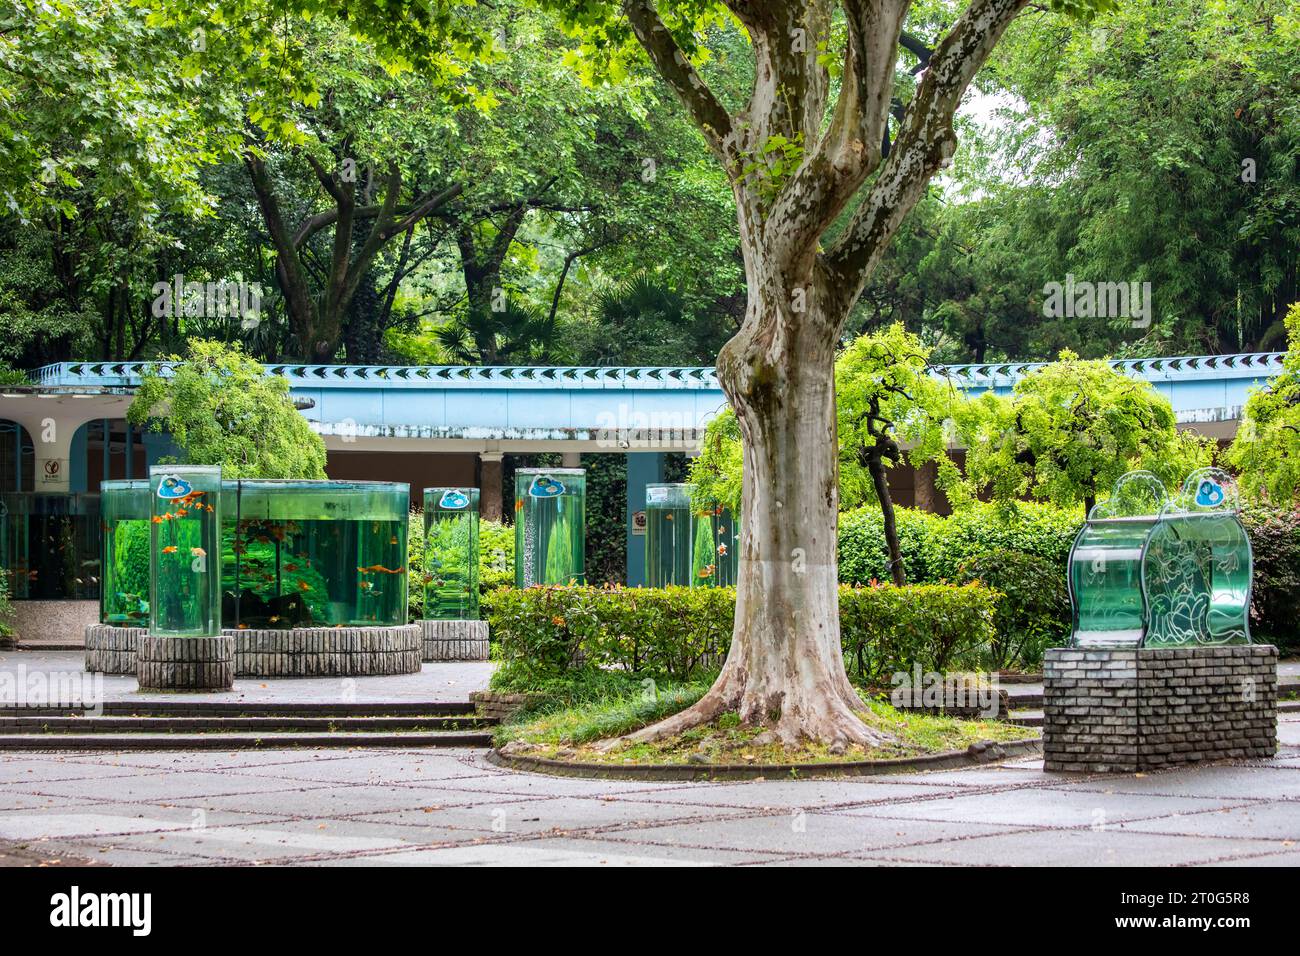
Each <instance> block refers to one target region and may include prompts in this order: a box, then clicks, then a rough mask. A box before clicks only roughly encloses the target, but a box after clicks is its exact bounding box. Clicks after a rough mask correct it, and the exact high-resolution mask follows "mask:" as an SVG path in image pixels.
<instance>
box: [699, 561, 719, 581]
mask: <svg viewBox="0 0 1300 956" xmlns="http://www.w3.org/2000/svg"><path fill="white" fill-rule="evenodd" d="M715 567H716V565H712V564H709V565H705V566H704V567H702V568H700V577H702V578H711V577H713V571H714V568H715Z"/></svg>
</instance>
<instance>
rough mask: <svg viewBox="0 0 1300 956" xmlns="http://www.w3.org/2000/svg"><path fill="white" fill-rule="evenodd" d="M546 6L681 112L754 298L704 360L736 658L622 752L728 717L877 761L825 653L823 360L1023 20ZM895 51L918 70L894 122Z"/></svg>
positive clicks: (990, 4) (831, 358)
mask: <svg viewBox="0 0 1300 956" xmlns="http://www.w3.org/2000/svg"><path fill="white" fill-rule="evenodd" d="M548 2H549V3H550V5H551V6H553V7H554V8H556V9H557V10H558V11H559V12H560V13H561V15H563V16H565V17H567V18H569V20H570V21H571V22H572V23H573V25H574V26H575V27H577V28H579V29H581V30H586V31H587V33H588V35H591V34H592V33H595V34H596V35H597V37H598V39H597V41H595V43H594V45H595V47H596V48H597V49H599V48H600V43H601V41H604V42H606V43H609V44H614V43H616V42H617V41H618V39H619V37H620V35H621V32H622V31H623V30H627V29H630V30H631V32H632V33H633V34H634V35H635V37H636V40H637V41H638V42H639V44H640V45H641V47H642V48H643V49H644V51H645V53H646V55H647V56H648V57H649V58H650V60H651V62H652V63H653V64H654V66H655V68H656V69H657V71H658V72H659V74H660V75H661V76H662V78H663V79H664V81H665V82H666V83H667V84H668V85H669V86H670V87H671V88H672V89H673V91H674V92H675V93H676V95H677V97H678V99H679V100H680V101H681V104H682V106H683V108H684V109H685V110H686V111H687V113H688V114H689V116H690V118H691V119H692V121H693V122H694V123H695V125H696V126H697V127H698V128H699V130H700V133H701V134H702V135H703V137H704V139H705V141H706V142H707V143H708V146H709V148H710V150H711V151H712V153H713V155H714V156H715V157H716V159H717V161H718V163H720V164H721V166H722V168H723V169H724V170H725V171H726V173H727V176H728V178H729V180H730V182H731V187H732V192H733V194H734V196H735V201H736V209H737V215H738V220H739V227H740V240H741V246H742V250H743V255H744V262H745V274H746V280H747V286H748V294H749V299H748V305H747V308H746V312H745V318H744V322H743V325H742V326H741V329H740V331H739V332H738V333H737V334H736V335H735V337H734V338H732V339H731V341H730V342H728V343H727V344H726V346H725V347H724V348H723V349H722V352H721V354H720V355H719V358H718V374H719V378H720V380H721V383H722V387H723V389H724V391H725V392H726V394H727V397H728V398H729V399H730V401H731V404H732V406H733V407H734V408H735V410H736V414H737V417H738V420H739V425H740V432H741V437H742V442H743V447H744V459H745V470H744V489H743V504H742V515H741V529H742V537H741V571H740V578H739V582H738V585H737V598H736V617H735V632H734V635H733V637H732V644H731V651H730V653H729V654H728V657H727V660H726V663H725V665H724V666H723V669H722V672H721V674H720V675H719V677H718V679H717V681H716V683H715V684H714V685H713V687H712V688H711V689H710V690H709V692H708V693H707V694H705V696H704V697H703V698H701V699H700V701H699V702H698V703H697V704H695V705H694V706H693V707H691V708H689V709H687V710H685V711H682V712H680V713H678V714H676V715H674V716H672V717H670V718H668V719H666V720H664V721H661V722H659V723H657V724H654V725H652V726H650V727H647V728H645V729H643V730H641V731H638V732H636V733H635V734H633V735H632V737H633V739H638V740H652V739H657V738H661V737H664V736H669V735H673V734H677V733H680V732H682V731H685V730H687V729H689V728H690V727H692V726H695V725H698V724H701V723H705V722H708V721H711V720H713V719H715V718H716V717H718V716H719V715H721V714H723V713H725V712H728V711H736V712H738V713H739V716H740V718H741V719H742V721H744V722H745V723H747V724H752V725H761V726H763V727H765V728H766V729H767V730H768V731H769V732H770V734H771V735H772V736H773V737H774V738H775V739H778V740H780V741H783V742H786V743H791V744H793V743H796V742H798V741H801V740H807V739H811V740H819V741H825V742H828V743H832V744H834V743H838V744H841V745H846V744H862V745H868V746H869V745H873V744H877V743H880V742H881V741H882V737H883V735H882V734H881V733H879V732H878V731H876V730H874V729H873V728H871V727H870V726H868V725H867V723H865V722H864V721H863V720H862V719H861V718H860V717H859V713H860V712H861V710H862V703H861V701H860V699H859V698H858V695H857V694H856V692H855V691H854V689H853V687H852V685H851V684H850V683H849V680H848V677H847V675H846V674H845V670H844V662H843V656H842V651H841V648H840V627H839V609H838V594H837V584H838V580H837V573H836V516H837V512H838V505H839V480H838V477H839V476H838V474H837V451H838V448H837V439H836V414H835V385H834V380H835V375H834V372H835V352H836V347H837V345H838V344H839V342H840V335H841V331H842V329H843V328H844V324H845V321H846V319H847V318H848V315H849V310H850V309H851V307H852V306H853V304H854V302H855V301H856V300H857V298H858V296H859V295H860V294H861V291H862V288H863V285H864V284H865V283H866V281H867V279H868V278H869V277H870V276H871V274H872V271H873V270H874V269H875V268H876V266H877V264H878V263H879V262H880V260H881V258H882V256H883V255H884V252H885V250H886V249H887V247H888V246H889V243H890V240H891V239H892V238H893V236H894V234H895V232H896V231H897V230H898V227H899V224H900V223H901V221H902V220H903V217H904V216H906V215H907V213H908V211H909V210H911V208H912V207H913V206H914V205H915V204H916V203H917V201H918V200H919V199H920V198H921V196H922V195H923V194H924V192H925V189H926V187H927V184H928V183H929V182H930V179H931V178H932V177H933V176H934V175H935V174H936V173H937V172H938V171H939V170H941V169H942V168H944V167H945V166H946V165H947V164H948V163H949V162H950V161H951V159H952V156H953V152H954V150H955V149H956V145H957V141H956V135H955V133H954V130H953V115H954V113H955V112H956V110H957V107H958V105H959V104H960V102H961V99H962V96H963V94H964V93H965V91H966V89H967V87H968V86H969V85H970V83H971V81H972V79H973V78H974V76H975V74H976V72H977V71H978V70H979V69H980V66H981V65H982V64H983V63H984V62H985V60H986V59H987V58H988V56H989V53H990V52H991V51H992V50H993V48H994V46H995V45H996V44H997V42H998V40H999V38H1000V37H1001V36H1002V34H1003V32H1004V31H1005V30H1006V28H1007V26H1008V25H1009V24H1010V23H1011V21H1012V20H1013V19H1014V18H1015V17H1016V16H1017V15H1018V14H1019V13H1020V12H1021V10H1022V9H1023V8H1024V7H1025V6H1026V0H971V2H970V3H969V4H967V5H966V6H965V7H964V8H960V7H954V9H953V10H952V11H951V13H952V17H951V19H950V20H949V21H948V22H950V24H951V25H950V26H949V27H948V28H947V30H946V31H945V32H944V33H943V35H942V36H941V37H939V38H938V39H937V42H936V41H934V40H932V39H930V38H923V37H922V38H918V37H913V36H911V35H905V33H904V27H905V22H906V21H907V18H908V13H909V3H908V2H907V0H839V2H834V0H793V2H778V0H730V2H727V3H725V4H713V3H701V2H698V0H659V2H658V3H657V4H656V3H654V2H652V0H624V2H623V3H622V4H621V5H615V4H611V3H607V2H601V0H568V2H566V0H548ZM1071 5H1072V6H1074V7H1076V8H1080V7H1081V5H1080V4H1077V3H1074V4H1071ZM719 12H722V13H725V14H730V15H731V16H732V17H734V18H735V20H737V21H739V23H740V24H741V25H742V26H743V28H744V30H745V32H746V33H747V34H748V36H749V40H750V44H751V50H752V56H753V63H754V77H755V78H754V85H753V89H752V91H751V92H750V94H749V97H748V102H746V103H745V104H744V105H743V106H742V107H741V108H740V109H739V110H738V111H732V110H729V109H727V108H726V107H724V105H723V102H722V99H720V97H719V96H718V95H716V94H715V92H714V91H713V90H711V89H710V87H709V85H708V83H707V82H706V81H705V78H704V75H703V73H702V71H701V69H700V68H699V65H698V64H700V63H701V62H702V61H703V57H702V55H701V54H702V52H703V51H702V50H701V47H700V43H701V40H700V36H701V29H700V28H701V25H703V24H707V23H709V22H710V18H711V17H714V16H716V15H717V14H718V13H719ZM931 15H932V17H933V15H934V11H931ZM939 18H940V19H941V18H942V14H941V15H940V17H939ZM927 40H929V41H930V42H926V41H927ZM904 49H906V50H910V51H911V52H912V54H913V55H914V56H916V57H917V58H918V59H919V64H918V65H919V66H920V67H921V69H920V70H919V71H918V78H917V82H916V84H915V89H914V92H912V94H911V96H910V98H908V99H907V101H906V102H900V99H901V98H900V95H899V91H900V90H902V89H905V88H906V85H905V84H900V83H899V82H898V74H899V72H900V67H901V66H902V65H903V64H904V62H905V60H904V55H903V52H902V51H903V50H904ZM907 62H912V61H910V60H909V61H907ZM846 218H847V221H844V220H845V219H846Z"/></svg>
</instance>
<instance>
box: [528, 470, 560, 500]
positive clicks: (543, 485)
mask: <svg viewBox="0 0 1300 956" xmlns="http://www.w3.org/2000/svg"><path fill="white" fill-rule="evenodd" d="M562 494H564V485H563V484H561V483H560V482H558V481H556V480H555V479H554V478H552V477H551V476H550V475H538V476H537V477H536V478H534V479H533V483H532V484H531V485H529V486H528V497H530V498H558V497H559V496H560V495H562Z"/></svg>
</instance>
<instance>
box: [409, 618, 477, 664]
mask: <svg viewBox="0 0 1300 956" xmlns="http://www.w3.org/2000/svg"><path fill="white" fill-rule="evenodd" d="M420 628H421V630H422V633H423V642H424V659H425V660H426V661H485V660H487V659H488V624H487V621H421V622H420Z"/></svg>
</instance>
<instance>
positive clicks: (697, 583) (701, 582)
mask: <svg viewBox="0 0 1300 956" xmlns="http://www.w3.org/2000/svg"><path fill="white" fill-rule="evenodd" d="M739 574H740V525H739V524H738V523H737V522H736V521H735V519H733V518H732V516H731V511H730V509H727V508H724V507H722V506H721V505H713V506H709V505H700V504H699V503H696V504H693V505H692V506H691V586H692V587H706V588H707V587H714V588H721V587H735V585H736V579H737V578H738V577H739Z"/></svg>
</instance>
